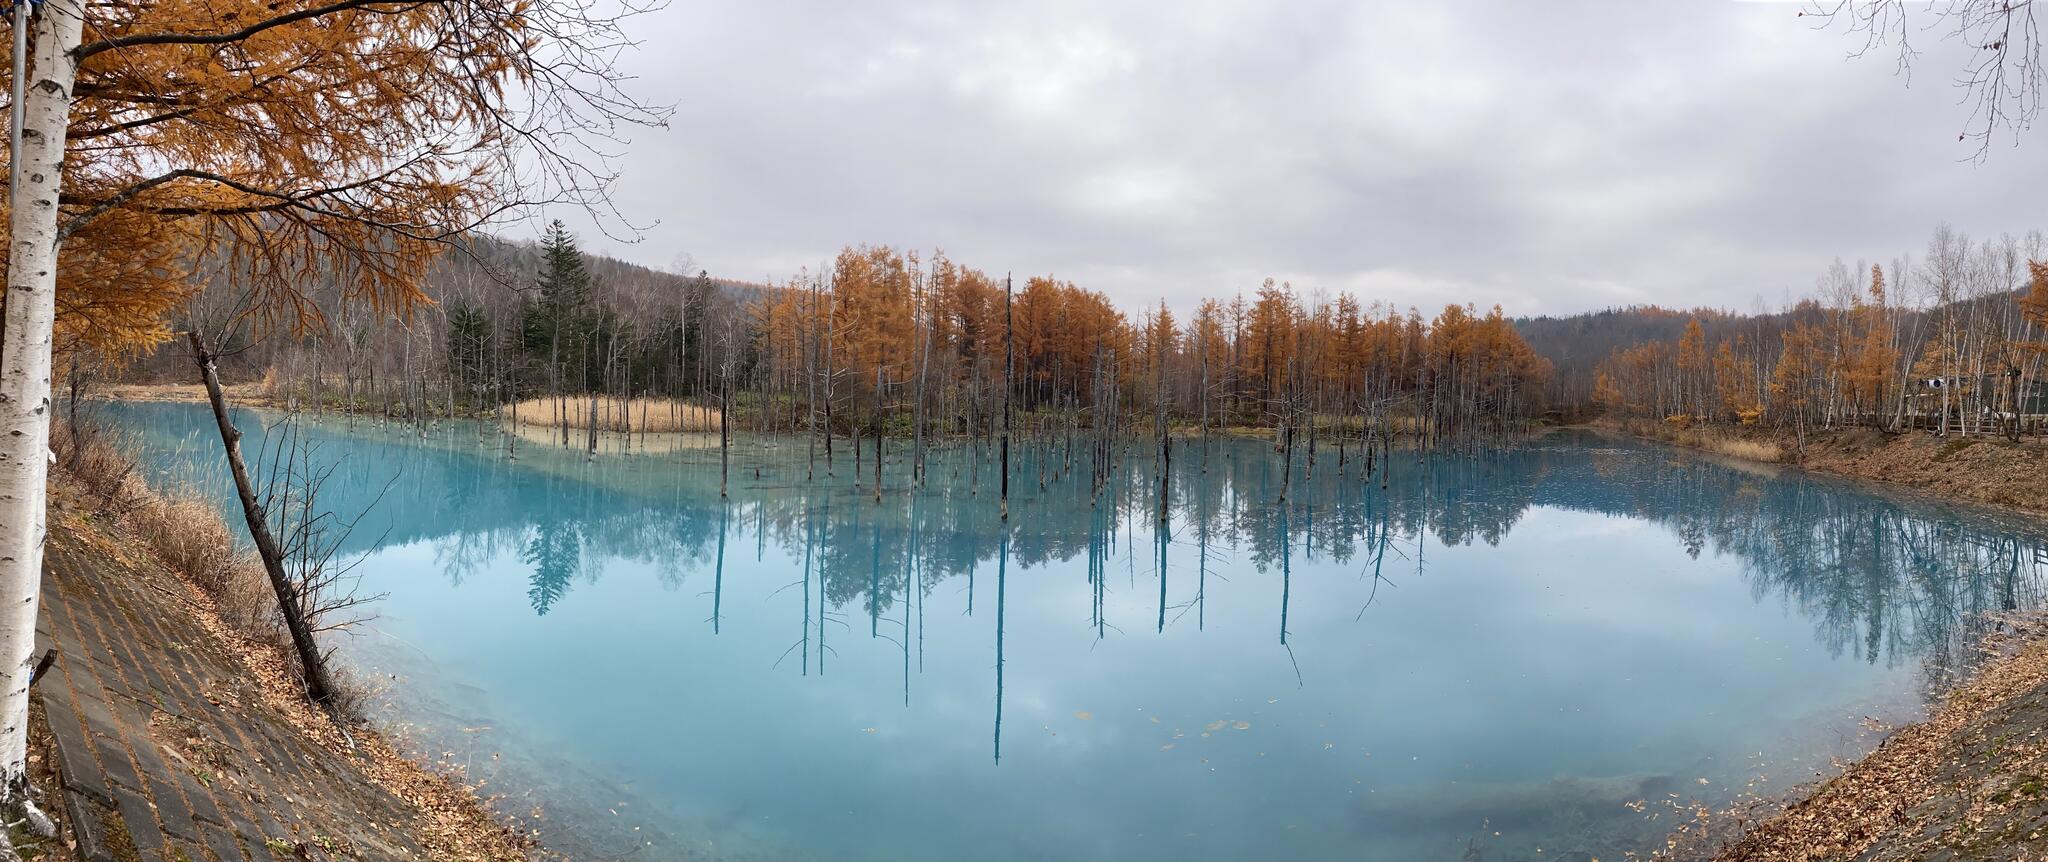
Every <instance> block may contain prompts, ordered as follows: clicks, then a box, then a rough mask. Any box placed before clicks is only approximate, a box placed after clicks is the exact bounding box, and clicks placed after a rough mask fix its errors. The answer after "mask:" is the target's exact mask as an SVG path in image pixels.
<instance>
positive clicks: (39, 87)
mask: <svg viewBox="0 0 2048 862" xmlns="http://www.w3.org/2000/svg"><path fill="white" fill-rule="evenodd" d="M81 14H82V10H81V6H80V4H79V0H49V2H47V3H45V4H44V5H43V7H42V12H41V14H40V15H39V16H38V17H37V18H36V22H35V30H34V33H33V39H34V51H35V65H34V70H33V72H32V76H31V77H30V79H29V82H28V89H27V96H26V97H25V98H24V99H23V102H22V104H23V106H24V108H25V109H26V111H27V117H26V120H25V122H24V123H23V127H22V138H23V145H22V150H21V152H20V153H16V154H15V159H16V162H15V164H16V168H15V169H16V170H18V171H20V172H21V177H20V183H19V184H18V185H17V186H16V187H17V188H18V189H20V192H19V195H20V199H19V200H16V201H13V202H12V203H13V205H14V206H13V211H12V213H11V215H10V221H11V225H10V231H9V246H8V274H7V325H6V329H5V335H4V341H5V344H4V345H0V430H4V433H0V690H4V694H0V771H4V774H0V778H4V781H5V787H4V788H0V793H4V794H5V795H4V797H0V799H4V800H5V801H6V802H9V803H13V804H20V803H23V802H26V801H27V797H26V795H25V794H23V793H22V790H23V788H25V787H26V786H27V780H28V772H27V760H28V685H29V676H30V673H31V671H33V669H34V668H33V665H32V663H33V662H34V660H35V658H34V655H33V652H34V649H35V630H36V595H37V591H38V590H39V588H40V586H41V584H42V574H43V538H44V533H45V522H44V516H45V513H44V508H45V502H46V498H47V488H46V487H45V484H44V483H45V482H46V481H47V480H48V478H49V471H50V458H51V454H50V345H51V342H52V334H53V332H54V330H55V328H56V322H57V296H56V293H57V190H58V180H59V179H60V176H61V171H62V168H63V162H64V136H65V133H66V131H67V130H68V127H69V125H70V119H71V85H72V82H73V80H74V79H75V78H76V75H77V64H76V62H75V61H74V60H73V59H72V58H71V54H70V52H71V49H73V48H76V47H78V42H79V37H80V32H81V30H82V24H83V20H82V17H81Z"/></svg>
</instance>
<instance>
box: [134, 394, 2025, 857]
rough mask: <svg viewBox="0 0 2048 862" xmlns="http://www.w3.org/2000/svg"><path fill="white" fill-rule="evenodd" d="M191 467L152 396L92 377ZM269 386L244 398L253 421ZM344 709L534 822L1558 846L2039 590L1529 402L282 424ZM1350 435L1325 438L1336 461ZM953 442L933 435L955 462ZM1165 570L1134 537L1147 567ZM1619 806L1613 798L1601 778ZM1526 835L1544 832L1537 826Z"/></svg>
mask: <svg viewBox="0 0 2048 862" xmlns="http://www.w3.org/2000/svg"><path fill="white" fill-rule="evenodd" d="M102 411H103V415H104V416H106V417H107V418H108V419H109V420H111V421H112V422H113V423H114V424H116V425H118V426H120V427H122V428H124V429H127V430H128V431H129V432H130V433H132V434H133V435H135V437H136V438H137V439H138V441H140V442H141V443H142V444H143V445H144V446H145V448H146V449H147V450H148V451H149V452H150V453H151V454H152V465H153V469H156V470H157V471H159V478H166V479H171V480H175V481H179V482H183V483H187V484H189V485H191V486H192V487H195V488H198V489H200V490H202V491H203V492H204V493H207V494H211V495H215V496H216V498H217V499H220V500H222V501H225V500H226V498H227V490H228V489H227V485H226V482H225V479H224V471H223V470H222V469H221V468H220V467H219V454H218V448H217V447H218V441H217V439H215V438H213V437H211V436H209V435H210V430H209V429H208V427H207V425H206V424H205V423H206V422H207V421H209V420H207V418H206V414H205V413H204V412H203V411H202V410H201V409H200V408H197V407H194V406H190V405H152V404H134V405H109V406H106V407H104V408H102ZM275 418H276V417H275V416H271V415H268V414H265V415H261V416H259V415H257V414H244V415H243V417H242V421H243V422H244V424H245V427H246V428H247V429H248V430H249V434H250V440H251V442H250V444H249V445H250V447H251V449H252V451H254V450H256V448H257V444H258V443H260V442H261V441H263V440H264V439H265V438H264V435H265V431H266V429H265V426H264V422H266V421H274V420H275ZM300 429H301V433H302V434H303V436H304V439H306V440H307V441H310V442H311V443H312V444H313V445H312V446H311V448H310V451H311V453H312V458H313V460H314V461H315V462H317V463H321V464H327V465H332V466H333V467H334V468H335V469H334V472H333V474H332V478H331V479H330V481H329V484H328V486H327V488H326V491H325V494H324V496H323V497H322V500H321V502H322V503H323V505H324V506H325V507H326V508H329V509H332V510H333V511H335V512H337V513H338V514H341V515H343V516H345V517H353V516H354V515H356V514H357V513H363V517H362V518H361V520H360V521H359V523H357V525H356V527H355V529H354V530H353V532H352V533H350V534H349V535H348V537H347V538H346V539H345V540H343V543H342V554H341V556H342V557H344V558H347V559H351V560H359V564H358V566H357V568H355V569H354V574H356V575H359V576H360V578H361V585H360V586H361V589H362V590H363V591H364V592H365V593H382V594H385V595H384V597H383V598H382V599H381V600H379V601H378V602H377V603H376V604H375V605H374V606H373V610H374V612H375V613H376V615H377V616H376V619H374V620H373V621H371V622H370V623H368V624H366V625H364V626H362V627H360V628H359V629H357V630H356V631H355V633H353V634H351V635H345V636H342V637H339V638H337V639H336V640H335V641H334V644H335V645H336V646H338V647H339V648H340V651H341V654H342V655H343V656H345V658H346V659H347V660H348V662H349V663H350V665H351V666H352V667H354V668H355V669H356V672H357V674H358V675H359V676H360V677H362V678H364V679H367V680H369V681H371V682H373V683H378V682H381V683H383V684H384V689H385V690H384V693H383V695H382V696H381V697H380V699H379V703H380V708H381V709H382V710H383V711H384V713H385V718H386V719H387V720H389V721H391V722H393V723H394V724H396V725H399V726H402V727H404V728H405V729H406V732H407V734H408V738H409V739H410V740H411V741H412V743H413V744H414V745H415V746H416V747H417V748H418V750H419V751H421V752H423V753H425V754H427V755H429V756H432V757H436V758H441V759H444V760H446V761H448V762H450V763H452V764H453V765H457V766H461V767H464V768H466V769H467V770H468V772H469V774H470V775H471V776H472V777H473V778H476V779H479V780H482V781H484V782H485V783H486V785H485V791H486V792H487V793H497V794H501V795H502V797H501V799H500V800H499V805H500V806H501V807H503V808H504V809H505V810H507V811H511V812H528V811H531V810H533V809H535V808H540V809H542V811H543V817H542V824H543V826H542V830H543V834H544V835H545V836H546V837H547V840H548V841H549V842H550V843H551V844H553V845H555V846H556V847H558V848H560V849H562V850H565V851H567V852H569V853H570V855H572V856H573V857H574V858H579V859H609V858H635V859H684V858H688V859H735V858H736V859H754V858H761V859H771V858H772V859H912V860H936V859H962V858H975V859H996V860H1024V859H1041V858H1044V859H1067V860H1073V859H1104V860H1109V859H1115V860H1126V859H1137V860H1144V859H1162V860H1164V859H1176V860H1178V859H1195V860H1205V859H1217V860H1222V859H1243V858H1269V859H1323V858H1346V859H1486V860H1501V859H1559V858H1564V859H1584V858H1588V857H1590V856H1599V857H1601V858H1619V856H1620V854H1621V852H1622V851H1624V850H1627V849H1641V848H1643V847H1646V846H1649V845H1652V844H1655V843H1658V842H1659V841H1660V840H1661V837H1662V836H1663V834H1665V832H1666V831H1667V830H1668V829H1669V828H1670V827H1671V826H1673V825H1674V824H1675V822H1676V821H1678V820H1680V819H1682V818H1683V817H1685V816H1689V815H1688V814H1685V813H1676V812H1674V810H1673V806H1674V805H1677V804H1680V803H1686V802H1692V801H1701V802H1706V803H1709V804H1719V803H1724V802H1727V801H1729V800H1731V799H1733V798H1734V797H1736V796H1737V795H1738V794H1742V793H1745V792H1768V791H1770V790H1773V789H1778V788H1782V787H1785V786H1787V785H1788V784H1790V783H1794V782H1798V781H1801V780H1805V779H1810V778H1811V777H1813V776H1814V774H1815V773H1817V772H1825V771H1827V770H1829V769H1830V768H1831V767H1830V763H1831V761H1832V760H1833V759H1835V758H1841V757H1851V756H1855V755H1857V754H1860V753H1861V752H1862V751H1863V750H1865V749H1866V748H1867V747H1868V746H1869V745H1871V744H1873V742H1874V737H1873V736H1872V733H1871V731H1870V730H1869V728H1870V727H1872V726H1881V725H1883V724H1887V723H1894V722H1898V721H1903V720H1909V719H1911V718H1912V717H1914V716H1915V715H1917V714H1918V712H1919V709H1920V704H1921V703H1922V701H1923V698H1924V696H1925V692H1927V691H1930V690H1931V689H1932V687H1933V686H1936V685H1938V684H1939V683H1940V682H1941V681H1942V680H1944V679H1947V678H1949V677H1951V676H1952V675H1953V674H1955V673H1958V672H1961V671H1964V670H1966V669H1967V668H1968V666H1969V665H1970V663H1971V661H1972V660H1973V659H1972V656H1973V654H1974V653H1973V650H1972V648H1971V646H1970V641H1971V639H1972V637H1974V635H1975V634H1976V633H1978V632H1979V631H1981V630H1982V629H1983V628H1984V626H1985V625H1986V624H1985V623H1983V622H1982V621H1981V620H1980V618H1978V617H1977V615H1978V614H1979V613H1981V612H1985V611H1996V610H1999V609H2001V608H2025V607H2032V606H2034V605H2036V604H2038V603H2039V601H2040V597H2041V593H2042V590H2043V578H2044V575H2048V562H2044V551H2043V548H2044V547H2048V536H2044V534H2043V533H2042V532H2040V531H2039V530H2038V529H2037V528H2035V527H2032V526H2030V525H2027V524H2022V523H2016V522H2012V521H2008V520H2004V519H2000V518H1997V517H1994V516H1990V515H1986V514H1983V513H1979V512H1975V511H1971V510H1966V509H1960V508H1954V507H1948V506H1942V505H1936V504H1932V503H1928V502H1925V501H1920V500H1916V499H1909V498H1901V497H1891V496H1883V495H1878V494H1873V493H1871V492H1869V491H1867V490H1864V489H1861V488H1858V487H1856V486H1852V485H1848V484H1845V483H1840V482H1834V481H1829V480H1823V479H1816V478H1812V477H1806V476H1801V475H1798V474H1792V473H1782V474H1781V473H1774V472H1769V471H1764V470H1759V469H1755V468H1741V467H1738V466H1734V465H1730V464H1727V463H1723V462H1718V461H1715V460H1711V459H1708V458H1704V457H1700V456H1695V455H1690V454H1685V453H1680V452H1675V451H1672V450H1668V449H1663V448H1657V447H1651V446H1647V445H1638V444H1631V443H1619V442H1615V441H1611V440H1605V439H1601V438H1597V437H1592V436H1587V435H1575V434H1559V435H1553V436H1551V437H1548V438H1544V439H1542V440H1541V441H1539V442H1537V443H1535V444H1531V445H1528V446H1525V447H1522V448H1519V449H1515V450H1512V451H1507V452H1497V453H1489V454H1478V455H1455V456H1432V457H1429V458H1418V457H1417V456H1416V455H1414V454H1413V453H1406V454H1402V453H1397V455H1396V457H1395V458H1394V459H1393V462H1392V464H1391V468H1392V469H1391V473H1390V475H1389V476H1388V479H1387V482H1386V486H1385V488H1384V489H1382V487H1381V485H1380V483H1379V481H1378V480H1377V479H1375V480H1373V481H1365V480H1362V479H1360V478H1359V469H1358V468H1359V466H1360V465H1359V463H1358V462H1357V460H1356V459H1355V458H1352V459H1348V460H1347V461H1346V462H1344V463H1342V464H1341V466H1340V461H1339V456H1338V453H1337V452H1336V451H1335V450H1333V449H1330V448H1327V447H1325V448H1324V449H1322V450H1321V451H1320V452H1319V453H1318V456H1317V460H1316V464H1315V466H1314V469H1313V473H1312V475H1308V476H1304V475H1303V473H1302V471H1303V469H1304V467H1305V466H1306V463H1305V459H1298V462H1297V465H1296V473H1295V476H1294V479H1293V482H1292V490H1291V492H1290V493H1289V495H1288V499H1287V500H1286V501H1285V502H1282V501H1281V500H1280V499H1279V492H1280V487H1281V473H1280V461H1279V458H1278V456H1277V455H1275V454H1274V452H1273V451H1272V448H1271V447H1270V446H1267V445H1262V444H1258V443H1254V442H1246V441H1234V442H1223V441H1218V442H1215V443H1212V444H1211V446H1210V448H1209V451H1208V454H1207V456H1206V458H1205V457H1204V456H1203V455H1202V454H1201V452H1200V448H1199V446H1198V444H1195V443H1193V442H1184V443H1183V444H1181V446H1180V448H1179V449H1178V450H1177V451H1176V454H1175V457H1174V460H1173V462H1172V463H1173V469H1172V477H1171V478H1172V492H1171V505H1170V506H1169V507H1168V516H1169V520H1168V522H1167V524H1166V528H1165V529H1164V530H1163V531H1162V530H1160V529H1157V528H1158V527H1159V522H1158V503H1157V496H1156V494H1157V487H1158V479H1157V474H1156V473H1155V472H1154V465H1153V460H1152V458H1151V456H1150V454H1149V452H1147V450H1146V446H1145V444H1143V443H1142V442H1137V443H1133V444H1132V446H1133V448H1132V449H1131V451H1130V452H1129V453H1127V454H1126V455H1125V456H1124V458H1123V461H1122V465H1121V467H1120V469H1118V470H1117V471H1116V472H1115V473H1114V474H1113V475H1112V477H1111V479H1110V480H1109V482H1108V483H1107V484H1106V485H1105V486H1104V487H1103V489H1102V490H1101V491H1100V493H1099V494H1098V493H1095V492H1094V491H1093V489H1092V486H1091V481H1090V470H1089V465H1088V457H1089V456H1088V454H1087V453H1086V452H1085V451H1083V450H1082V449H1081V448H1079V446H1080V444H1078V443H1077V448H1076V449H1075V451H1074V452H1073V454H1072V458H1071V462H1070V461H1069V458H1068V455H1067V450H1066V448H1065V445H1064V440H1061V441H1044V442H1033V443H1029V444H1026V445H1023V446H1021V447H1020V450H1019V455H1020V458H1019V462H1020V465H1021V466H1020V468H1019V469H1018V471H1017V473H1016V478H1015V479H1014V480H1013V481H1014V483H1015V484H1014V486H1013V487H1014V491H1013V493H1014V497H1013V501H1012V516H1011V519H1010V527H1009V530H1008V531H1007V533H1006V532H1005V531H1004V530H1003V529H1002V526H1001V524H1000V522H999V520H998V519H997V518H996V500H995V475H994V473H993V467H992V462H991V461H990V460H989V459H988V456H989V454H990V453H987V452H977V450H976V449H975V448H973V447H968V446H964V445H954V446H949V447H947V448H944V449H942V450H940V451H938V452H935V453H934V455H933V457H932V459H931V463H930V467H929V478H928V481H927V483H926V485H925V487H924V488H923V489H922V490H916V491H913V490H912V489H911V488H910V487H909V471H908V465H907V462H905V461H902V460H899V459H900V457H901V456H902V454H903V453H904V447H903V446H902V445H901V444H900V443H897V442H895V441H892V443H891V446H892V449H893V450H894V451H891V452H890V454H889V457H888V459H887V460H886V461H885V464H886V475H885V480H884V489H883V490H884V493H883V499H882V500H881V502H879V503H877V502H876V501H875V500H874V497H873V491H872V488H871V487H863V486H860V485H858V482H861V481H866V480H868V479H869V476H870V475H871V474H870V473H869V469H870V468H871V466H872V462H866V463H864V464H863V465H862V468H861V470H860V471H859V473H858V475H856V473H855V470H854V465H853V460H852V455H851V453H850V452H848V451H847V449H846V447H845V445H844V442H843V441H842V443H841V446H840V448H839V451H838V452H837V453H836V459H835V463H834V465H833V466H834V467H835V468H836V469H835V471H834V472H835V473H836V476H832V477H828V476H826V475H825V468H824V464H823V462H822V460H820V461H819V462H818V464H817V466H816V471H817V475H816V476H815V478H813V479H809V480H807V479H806V467H807V464H808V460H807V457H806V456H807V454H808V448H807V446H806V445H805V444H804V442H803V441H801V440H795V441H792V440H787V439H773V438H770V439H747V440H745V441H743V444H742V445H740V446H738V447H737V449H736V451H735V453H734V463H733V468H732V477H733V488H732V496H731V499H730V500H729V501H727V502H723V503H722V502H721V501H720V499H719V496H718V459H717V453H716V452H715V451H684V452H680V453H676V452H671V453H665V454H652V455H635V454H619V455H605V456H600V457H599V458H597V459H596V460H595V461H594V462H587V461H586V459H585V456H584V455H583V453H581V452H579V451H570V450H562V449H552V448H548V447H545V446H536V445H533V444H531V443H521V444H520V445H519V447H518V449H517V460H508V459H507V458H506V457H505V452H504V448H505V447H504V441H503V440H502V439H501V437H500V435H499V434H498V433H497V432H496V430H495V429H485V428H481V427H479V426H475V425H464V424H457V425H452V426H449V427H446V428H443V429H439V430H436V431H433V432H430V433H429V434H427V435H426V436H424V437H423V436H421V435H420V434H419V433H418V432H417V431H414V430H411V429H401V428H396V427H384V426H380V425H378V424H376V423H373V422H367V421H358V422H355V423H353V424H350V423H344V422H341V421H339V420H332V419H323V420H319V421H304V420H302V422H301V425H300ZM1354 454H1355V453H1354ZM978 455H979V456H980V457H981V460H979V461H977V456H978ZM1162 572H1163V574H1162ZM1631 803H1640V804H1639V805H1631ZM1539 849H1540V851H1541V852H1538V851H1539Z"/></svg>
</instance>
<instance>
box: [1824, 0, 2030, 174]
mask: <svg viewBox="0 0 2048 862" xmlns="http://www.w3.org/2000/svg"><path fill="white" fill-rule="evenodd" d="M2035 7H2036V0H1935V2H1914V0H1832V2H1816V3H1814V5H1813V6H1811V7H1810V8H1809V9H1807V10H1805V11H1802V12H1801V13H1799V14H1800V16H1801V17H1808V18H1813V19H1815V20H1816V22H1817V24H1816V26H1819V27H1823V28H1826V27H1841V28H1842V29H1844V30H1846V31H1847V32H1848V33H1849V34H1851V35H1852V36H1855V37H1856V38H1858V39H1860V40H1862V44H1861V45H1860V46H1858V47H1856V48H1855V49H1853V50H1851V51H1850V52H1849V56H1851V57H1858V58H1860V57H1866V56H1870V55H1873V54H1877V53H1880V52H1883V51H1887V50H1889V51H1891V52H1893V63H1894V64H1895V68H1896V70H1897V72H1898V74H1899V75H1900V76H1902V77H1904V78H1906V79H1907V80H1908V81H1909V82H1910V80H1911V78H1912V73H1913V64H1914V62H1915V61H1916V60H1917V59H1918V58H1919V57H1920V55H1921V51H1920V50H1919V49H1917V48H1915V47H1914V40H1915V39H1917V38H1921V37H1923V36H1924V37H1926V38H1930V39H1934V40H1937V41H1949V42H1954V43H1956V44H1958V45H1961V46H1963V48H1965V49H1966V50H1968V51H1969V56H1968V58H1967V59H1965V61H1964V63H1963V65H1962V68H1960V69H1957V70H1955V71H1954V72H1953V73H1951V79H1950V82H1951V83H1952V84H1953V86H1954V87H1955V88H1956V89H1958V90H1960V91H1961V95H1960V96H1959V97H1958V104H1961V105H1964V106H1966V107H1967V108H1968V109H1969V115H1968V117H1967V119H1966V120H1965V121H1964V124H1963V130H1962V132H1960V133H1959V134H1958V135H1957V136H1956V140H1958V141H1964V142H1971V143H1974V145H1975V149H1974V150H1973V151H1972V153H1971V156H1970V157H1971V158H1973V159H1975V160H1977V161H1980V162H1981V161H1983V160H1984V159H1985V158H1988V157H1989V155H1990V152H1991V146H1992V144H1993V143H1994V142H1996V141H1997V140H1998V138H1999V136H2000V135H2004V136H2005V137H2006V138H2007V139H2008V140H2007V141H2005V143H2009V144H2010V145H2012V146H2015V147H2017V146H2019V144H2020V141H2021V139H2022V138H2024V137H2025V135H2026V133H2027V131H2028V130H2029V129H2031V128H2032V127H2033V125H2034V121H2035V120H2037V119H2039V118H2040V116H2041V102H2042V97H2043V94H2044V90H2048V65H2044V64H2043V62H2042V57H2041V50H2042V40H2041V27H2040V21H2039V20H2038V19H2037V18H2036V17H2035V12H2036V8H2035Z"/></svg>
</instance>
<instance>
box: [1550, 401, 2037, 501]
mask: <svg viewBox="0 0 2048 862" xmlns="http://www.w3.org/2000/svg"><path fill="white" fill-rule="evenodd" d="M1562 427H1566V428H1583V429H1586V430H1590V431H1594V432H1596V433H1604V434H1615V435H1620V436H1623V437H1631V438H1634V439H1638V440H1646V441H1649V442H1652V443H1662V444H1664V445H1667V446H1676V447H1679V448H1682V449H1689V450H1692V451H1695V452H1703V453H1706V454H1710V455H1715V456H1719V457H1723V458H1729V459H1732V460H1735V461H1740V462H1745V463H1747V464H1751V465H1762V466H1768V467H1771V468H1777V469H1794V470H1803V471H1806V472H1809V473H1815V474H1819V475H1823V476H1833V477H1836V478H1840V479H1847V480H1850V481H1854V482H1859V483H1867V484H1870V485H1872V486H1875V487H1880V488H1885V489H1889V490H1894V491H1904V492H1908V493H1912V494H1917V495H1920V496H1924V497H1927V498H1929V499H1932V500H1936V501H1939V502H1943V503H1951V504H1962V505H1972V506H1982V507H1987V508H1992V509H1998V510H2001V511H2004V512H2007V513H2009V514H2012V515H2017V516H2021V517H2024V518H2027V519H2029V520H2032V521H2035V522H2041V523H2048V441H2042V440H2038V439H2029V440H2027V441H2024V442H2020V443H2013V442H2010V441H2007V440H2006V439H2005V438H2003V437H1997V436H1984V435H1975V436H1971V437H1946V438H1944V437H1935V436H1933V435H1931V434H1927V433H1925V432H1919V431H1902V432H1892V433H1887V432H1881V431H1876V430H1873V429H1868V428H1853V429H1837V430H1831V431H1822V432H1814V433H1812V434H1810V435H1808V438H1807V441H1806V446H1805V449H1804V451H1803V452H1802V451H1800V450H1798V449H1796V448H1792V444H1793V441H1792V440H1790V439H1789V438H1787V437H1786V436H1784V435H1780V434H1771V433H1764V432H1754V431H1753V432H1749V433H1742V434H1728V433H1723V432H1722V431H1721V430H1720V429H1709V430H1707V431H1698V430H1691V429H1686V430H1678V429H1670V428H1666V427H1665V426H1661V425H1653V424H1651V423H1646V422H1629V421H1616V420H1611V419H1595V420H1592V421H1589V422H1584V423H1581V424H1577V425H1568V426H1562ZM1730 444H1733V445H1730ZM1745 450H1748V451H1751V452H1754V453H1761V452H1765V451H1772V450H1775V452H1776V455H1777V457H1775V458H1769V457H1755V455H1754V454H1744V451H1745Z"/></svg>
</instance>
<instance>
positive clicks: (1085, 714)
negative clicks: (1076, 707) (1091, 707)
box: [1074, 709, 1095, 721]
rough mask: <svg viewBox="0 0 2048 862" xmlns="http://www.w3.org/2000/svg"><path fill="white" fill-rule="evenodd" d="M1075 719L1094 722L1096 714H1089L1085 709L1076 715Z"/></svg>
mask: <svg viewBox="0 0 2048 862" xmlns="http://www.w3.org/2000/svg"><path fill="white" fill-rule="evenodd" d="M1074 717H1075V718H1078V719H1080V720H1082V721H1092V720H1094V718H1095V713H1092V712H1089V711H1088V710H1085V709H1084V710H1081V711H1079V712H1076V713H1074Z"/></svg>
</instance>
